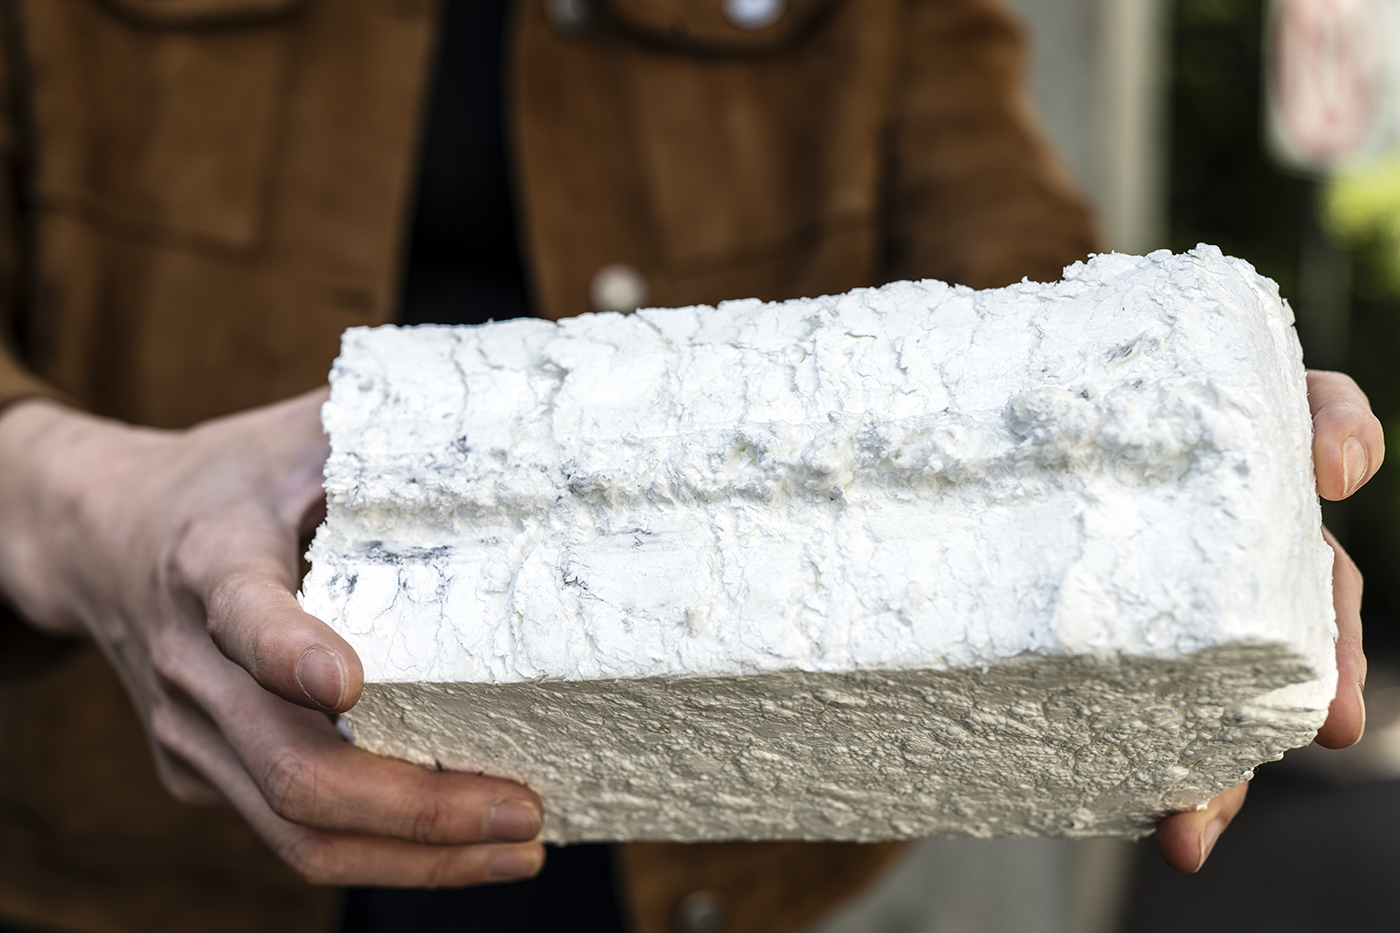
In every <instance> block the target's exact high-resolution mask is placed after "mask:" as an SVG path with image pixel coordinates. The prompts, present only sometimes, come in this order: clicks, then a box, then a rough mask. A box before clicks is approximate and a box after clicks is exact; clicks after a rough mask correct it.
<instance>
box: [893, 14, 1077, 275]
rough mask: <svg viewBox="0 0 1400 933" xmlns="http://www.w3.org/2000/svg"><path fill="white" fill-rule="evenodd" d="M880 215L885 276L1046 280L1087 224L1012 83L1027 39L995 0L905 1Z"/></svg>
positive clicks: (1019, 75) (1073, 252)
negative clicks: (883, 205)
mask: <svg viewBox="0 0 1400 933" xmlns="http://www.w3.org/2000/svg"><path fill="white" fill-rule="evenodd" d="M907 2H908V7H907V16H908V18H907V23H906V25H907V27H908V28H907V30H906V32H905V37H906V38H905V43H906V44H905V47H904V56H903V63H902V64H903V73H902V75H900V76H899V79H898V84H897V91H896V95H895V98H894V111H893V114H892V126H891V133H892V140H891V164H890V165H889V166H888V174H887V178H888V185H887V188H886V198H887V201H886V211H887V217H888V220H889V225H888V228H887V229H888V231H889V238H888V240H887V243H886V254H885V257H884V259H885V266H886V273H887V275H888V276H889V277H890V278H922V277H932V278H939V279H943V280H945V281H949V282H956V283H959V284H963V285H969V286H972V287H974V288H988V287H993V286H1000V285H1006V284H1009V283H1011V282H1016V281H1019V280H1020V279H1021V278H1022V277H1023V276H1029V277H1030V278H1032V279H1035V280H1041V281H1050V280H1055V279H1058V278H1059V277H1060V270H1061V269H1062V267H1064V266H1065V265H1067V264H1069V263H1071V262H1074V261H1075V260H1078V259H1083V258H1085V257H1086V256H1087V255H1088V254H1089V253H1090V252H1091V251H1094V250H1097V249H1098V248H1100V244H1099V233H1098V229H1097V223H1096V221H1095V218H1094V217H1093V215H1092V213H1091V212H1090V210H1089V208H1088V206H1087V205H1086V203H1085V202H1084V199H1083V197H1082V196H1081V195H1080V193H1079V192H1078V191H1077V190H1076V188H1075V186H1074V184H1073V182H1071V180H1070V178H1069V176H1068V174H1067V173H1066V172H1065V170H1064V169H1063V168H1062V167H1061V165H1060V163H1059V161H1058V158H1057V157H1056V155H1055V154H1054V153H1053V151H1052V150H1051V149H1050V147H1049V145H1048V144H1047V142H1046V140H1045V139H1044V137H1043V135H1042V133H1041V131H1040V128H1039V126H1038V124H1037V120H1036V118H1035V117H1034V115H1033V114H1032V112H1031V109H1030V105H1029V102H1028V100H1027V98H1026V96H1025V93H1024V91H1023V88H1022V79H1023V72H1024V64H1025V59H1026V53H1025V41H1024V38H1023V37H1022V35H1021V30H1020V28H1019V26H1018V25H1017V24H1016V22H1015V21H1013V20H1012V19H1011V17H1010V16H1008V15H1007V14H1006V13H1005V12H1003V11H1002V10H1001V9H1000V8H999V7H998V6H997V5H996V4H995V2H994V0H907Z"/></svg>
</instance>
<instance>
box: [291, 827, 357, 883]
mask: <svg viewBox="0 0 1400 933" xmlns="http://www.w3.org/2000/svg"><path fill="white" fill-rule="evenodd" d="M278 855H280V856H281V858H282V861H284V862H286V863H287V866H288V867H289V868H291V870H292V871H293V872H295V873H296V875H297V877H298V878H300V879H301V880H302V881H304V882H306V883H307V884H315V885H328V884H338V883H342V882H343V881H344V880H345V877H344V872H343V871H342V867H341V864H340V859H339V858H337V856H336V852H335V847H334V845H333V844H332V843H331V842H330V841H329V840H327V839H326V838H325V837H323V836H322V835H321V834H320V833H316V832H300V833H297V834H296V835H294V836H293V837H292V838H291V839H290V840H289V841H287V842H286V843H285V844H284V845H283V846H282V847H281V850H280V851H279V852H278Z"/></svg>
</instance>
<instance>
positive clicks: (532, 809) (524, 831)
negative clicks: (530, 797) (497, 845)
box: [486, 800, 540, 842]
mask: <svg viewBox="0 0 1400 933" xmlns="http://www.w3.org/2000/svg"><path fill="white" fill-rule="evenodd" d="M539 832H540V808H539V807H537V806H535V805H534V804H532V803H529V802H528V801H525V800H502V801H501V802H500V803H498V804H496V805H495V806H494V807H492V808H491V814H490V815H489V816H488V817H487V818H486V835H487V836H489V837H490V838H491V839H492V841H494V842H526V841H528V840H531V839H534V838H535V836H537V835H539Z"/></svg>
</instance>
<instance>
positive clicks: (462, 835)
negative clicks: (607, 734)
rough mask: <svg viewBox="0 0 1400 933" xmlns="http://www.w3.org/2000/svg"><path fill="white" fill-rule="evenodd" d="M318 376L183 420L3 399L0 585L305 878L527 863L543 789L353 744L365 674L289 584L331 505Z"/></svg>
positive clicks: (166, 773)
mask: <svg viewBox="0 0 1400 933" xmlns="http://www.w3.org/2000/svg"><path fill="white" fill-rule="evenodd" d="M324 398H325V391H324V390H320V391H317V392H313V393H310V394H308V395H303V396H301V397H299V398H295V399H292V400H290V401H287V402H283V403H281V404H278V405H273V406H270V407H268V408H262V409H257V410H254V411H250V412H246V413H243V414H240V415H236V416H233V417H229V418H223V419H220V420H217V421H211V422H208V423H206V424H202V425H199V426H197V427H195V428H193V429H191V430H188V431H182V432H170V431H156V430H149V429H142V428H133V427H130V426H126V425H122V424H118V423H116V422H112V421H107V420H104V419H100V418H95V417H92V416H90V415H86V414H82V413H80V412H76V411H73V410H71V409H67V408H64V407H62V406H60V405H56V404H53V403H50V402H47V401H25V402H21V403H18V404H16V405H14V406H12V407H10V408H8V409H6V410H5V411H4V413H3V414H0V590H3V591H4V592H5V593H6V594H7V595H8V596H9V598H10V599H11V600H12V601H13V602H14V603H15V605H16V606H17V607H18V608H19V609H20V611H21V612H22V613H23V614H24V615H25V616H26V617H27V618H28V619H29V620H30V621H31V622H32V624H34V625H35V626H37V627H39V628H40V629H45V630H48V631H51V632H54V633H66V634H85V635H87V636H90V637H91V638H92V639H93V640H95V641H96V642H97V643H98V644H99V645H100V646H101V647H102V649H103V651H105V652H106V654H107V657H108V658H109V659H110V660H111V662H112V664H113V665H114V666H115V667H116V669H117V671H118V672H119V673H120V674H121V676H122V678H123V679H124V681H125V683H126V687H127V690H128V692H129V693H130V695H131V698H132V700H133V702H134V703H135V705H136V709H137V710H138V712H139V713H140V715H141V717H142V719H143V720H144V722H145V725H146V729H147V732H148V733H149V735H150V737H151V742H152V745H153V746H154V750H155V757H156V761H157V764H158V766H159V769H160V774H161V777H162V780H163V781H164V782H165V784H166V786H167V787H168V788H169V789H170V790H171V791H172V792H173V793H174V794H175V796H177V797H179V798H180V799H182V800H186V801H191V802H219V801H226V802H227V803H229V804H231V805H232V806H233V807H234V808H236V809H237V810H238V812H239V813H240V814H242V816H243V818H244V819H245V820H246V821H247V822H248V823H249V825H251V826H252V827H253V829H254V830H255V831H256V832H257V833H258V834H260V835H261V836H262V837H263V839H264V840H266V841H267V843H268V845H270V846H271V847H272V849H273V850H274V851H275V852H276V853H277V854H278V855H279V856H281V857H282V859H284V860H285V861H286V862H287V863H288V864H289V865H291V866H292V868H293V869H295V870H296V871H297V872H298V873H299V874H300V875H301V876H302V877H304V878H305V879H307V880H308V881H311V882H314V883H323V884H377V885H413V886H433V885H467V884H474V883H477V882H482V881H490V880H506V879H512V878H519V877H524V876H528V875H532V874H534V873H535V872H537V871H538V870H539V868H540V865H541V864H542V862H543V858H544V850H543V848H542V847H541V846H540V845H539V843H537V842H532V841H530V840H533V839H534V838H535V836H536V835H537V834H538V832H539V828H540V818H541V812H542V811H541V809H540V803H539V799H538V798H537V797H536V796H535V795H534V794H533V793H532V792H531V791H529V790H528V789H526V788H524V787H522V786H520V785H518V784H515V783H512V782H509V781H504V780H498V779H495V778H487V777H480V776H477V775H468V774H456V773H451V772H441V771H428V770H425V769H423V768H419V767H416V766H414V765H410V764H405V763H403V762H398V761H390V760H388V759H383V758H378V757H376V756H374V755H370V754H369V753H367V752H364V751H361V750H359V749H356V748H354V747H353V746H350V745H347V744H346V743H344V742H343V741H341V739H340V737H339V735H338V734H337V733H336V730H335V728H334V727H333V726H332V724H331V721H330V718H329V716H328V714H331V713H338V712H341V711H343V710H346V709H349V708H350V707H351V706H353V705H354V704H355V701H356V700H357V699H358V698H359V695H360V690H361V687H362V685H363V680H364V677H363V671H362V669H361V666H360V661H359V658H358V657H356V655H355V652H354V651H353V650H352V649H351V647H350V646H349V644H347V643H346V642H345V641H344V640H343V639H342V638H340V636H338V635H337V634H336V633H335V632H333V631H332V630H331V629H330V628H328V627H327V626H325V625H324V624H322V623H321V622H320V621H318V620H317V619H315V618H313V617H311V616H309V615H307V614H306V613H304V612H302V611H301V608H300V607H299V606H298V605H297V602H296V599H295V598H294V596H293V590H294V588H295V586H296V582H297V566H298V564H297V555H298V542H299V538H300V537H302V536H304V535H306V534H308V533H309V532H310V530H311V529H312V528H314V527H315V524H316V522H317V521H318V520H319V515H320V512H321V511H322V509H323V507H324V496H323V494H322V491H321V469H322V466H323V464H324V463H325V459H326V456H327V453H328V447H327V443H326V439H325V436H324V435H323V434H322V432H321V426H320V420H319V417H318V412H319V407H320V404H321V402H322V401H323V400H324Z"/></svg>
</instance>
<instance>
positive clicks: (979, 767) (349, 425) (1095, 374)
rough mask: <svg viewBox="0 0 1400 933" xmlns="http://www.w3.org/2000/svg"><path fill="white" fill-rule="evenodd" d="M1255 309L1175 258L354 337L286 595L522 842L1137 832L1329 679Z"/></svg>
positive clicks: (372, 713) (1285, 320)
mask: <svg viewBox="0 0 1400 933" xmlns="http://www.w3.org/2000/svg"><path fill="white" fill-rule="evenodd" d="M1291 325H1292V314H1291V312H1290V311H1289V310H1288V307H1287V305H1286V304H1284V303H1283V302H1281V301H1280V299H1279V296H1278V291H1277V289H1276V287H1275V286H1274V284H1273V283H1272V282H1270V281H1268V280H1267V279H1263V278H1261V277H1260V276H1258V275H1257V274H1256V273H1255V272H1254V270H1253V269H1252V268H1251V267H1250V266H1249V265H1248V264H1246V263H1244V262H1242V261H1240V260H1236V259H1229V258H1226V257H1224V256H1222V255H1221V254H1220V252H1219V251H1218V250H1216V249H1215V248H1213V247H1198V248H1197V249H1196V250H1193V251H1192V252H1190V253H1188V254H1185V255H1178V256H1173V255H1170V254H1169V253H1166V252H1162V253H1154V254H1152V255H1150V256H1147V257H1131V256H1122V255H1116V254H1115V255H1104V256H1098V257H1096V258H1094V259H1092V260H1091V261H1089V262H1088V263H1082V264H1076V265H1074V266H1071V267H1070V268H1069V269H1067V270H1066V273H1065V279H1064V281H1062V282H1059V283H1055V284H1048V285H1043V284H1036V283H1029V282H1023V283H1021V284H1019V285H1013V286H1010V287H1008V288H1003V289H996V290H990V291H980V292H979V291H972V290H970V289H966V288H961V287H951V286H948V285H945V284H943V283H941V282H934V281H924V282H898V283H894V284H891V285H887V286H884V287H882V288H876V289H858V290H856V291H853V292H850V293H848V294H845V295H836V296H830V297H825V298H816V299H811V300H795V301H787V302H781V303H772V304H763V303H761V302H759V301H755V300H749V301H733V302H726V303H723V304H721V305H719V307H718V308H709V307H692V308H677V309H670V310H659V309H648V310H642V311H638V312H636V313H635V314H632V315H629V316H624V315H619V314H595V315H584V316H581V317H577V318H572V319H568V320H565V321H562V322H560V323H558V324H554V323H550V322H546V321H540V320H518V321H507V322H503V323H497V324H488V325H484V326H481V327H462V328H448V327H418V328H405V329H400V328H393V327H383V328H376V329H365V328H357V329H353V330H350V331H348V332H347V333H346V334H345V338H344V342H343V347H342V352H341V356H340V358H339V359H338V360H337V362H336V365H335V369H334V371H333V372H332V375H331V383H332V391H331V398H330V401H329V402H327V404H326V406H325V409H324V412H323V417H324V421H325V425H326V428H327V430H328V432H329V434H330V437H331V448H332V454H331V457H330V461H329V462H328V464H327V467H326V490H327V494H328V502H329V515H328V518H327V521H326V523H325V525H324V526H322V528H321V529H320V531H319V532H318V534H317V537H316V540H315V542H314V544H313V545H312V548H311V552H310V558H311V561H312V570H311V572H310V574H309V575H308V577H307V578H306V581H305V588H304V594H303V602H304V605H305V606H306V608H307V610H308V611H310V612H313V613H315V614H316V615H318V616H319V617H321V618H323V619H325V620H326V621H328V622H329V623H330V624H332V625H333V626H334V627H335V628H336V629H337V630H338V631H339V632H340V633H341V634H342V635H344V636H345V637H346V638H347V639H348V640H349V641H350V642H351V644H352V645H354V647H355V649H356V650H357V651H358V652H359V653H360V656H361V658H362V660H363V661H364V665H365V670H366V676H367V680H368V686H367V688H366V690H365V695H364V699H363V700H361V702H360V704H359V705H358V706H357V707H356V708H355V709H354V710H353V711H352V712H351V713H350V714H349V722H350V726H351V728H352V729H353V731H354V733H355V735H356V737H357V740H358V741H359V742H360V743H361V744H362V745H363V746H364V747H366V748H369V749H371V750H373V751H377V752H381V753H384V754H388V755H394V756H397V757H401V758H405V759H408V760H411V761H417V762H422V763H426V764H433V763H437V764H438V765H440V766H442V767H447V768H454V769H462V770H469V771H484V772H488V773H491V774H497V775H503V776H507V777H512V778H517V779H520V780H523V781H525V782H527V783H529V784H530V785H531V786H533V787H535V788H536V789H537V790H538V791H539V793H540V794H541V796H542V798H543V799H544V800H545V802H546V808H547V822H546V838H552V839H558V840H584V839H693V840H700V839H758V838H801V839H818V838H820V839H862V840H869V839H885V838H896V837H912V836H924V835H933V834H972V835H1031V834H1051V835H1096V834H1122V835H1134V834H1140V833H1142V832H1145V831H1148V830H1150V828H1151V826H1152V825H1153V823H1154V821H1155V820H1156V819H1157V818H1159V817H1160V816H1161V815H1162V814H1163V813H1164V812H1166V811H1169V810H1174V809H1180V808H1185V807H1191V806H1196V805H1198V804H1200V803H1202V802H1203V801H1205V800H1207V799H1208V798H1210V797H1211V796H1213V795H1214V794H1216V793H1218V792H1220V791H1221V790H1223V789H1225V788H1227V787H1229V786H1231V785H1233V784H1235V783H1237V782H1239V781H1240V780H1243V779H1245V778H1247V777H1248V776H1249V775H1250V772H1251V769H1252V768H1253V767H1254V766H1255V765H1257V764H1258V763H1260V762H1262V761H1266V760H1271V759H1274V758H1277V757H1278V756H1279V755H1280V754H1282V752H1283V751H1284V750H1285V749H1287V748H1290V747H1294V746H1298V745H1302V744H1306V743H1307V742H1308V741H1309V740H1310V739H1311V737H1312V735H1313V733H1314V732H1315V731H1316V729H1317V728H1318V726H1319V725H1320V724H1321V722H1322V720H1323V718H1324V717H1325V713H1326V708H1327V704H1328V700H1329V699H1330V697H1331V695H1332V693H1333V690H1334V686H1335V681H1336V671H1335V666H1334V661H1333V638H1334V634H1335V629H1334V627H1333V625H1332V607H1331V578H1330V568H1331V552H1330V550H1329V549H1328V548H1327V547H1326V545H1325V544H1324V542H1323V541H1322V538H1321V535H1320V514H1319V509H1318V503H1317V498H1316V495H1315V493H1314V489H1313V477H1312V460H1311V453H1310V444H1311V422H1310V418H1309V414H1308V404H1307V398H1306V386H1305V381H1304V373H1303V367H1302V362H1301V353H1300V350H1299V347H1298V342H1297V339H1296V337H1295V336H1294V333H1293V329H1292V326H1291Z"/></svg>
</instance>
